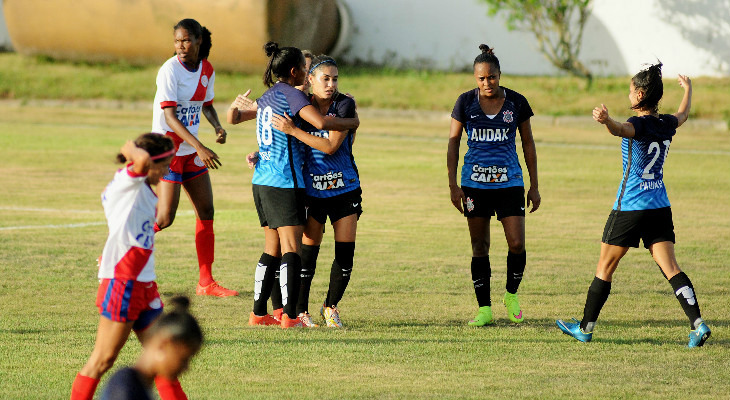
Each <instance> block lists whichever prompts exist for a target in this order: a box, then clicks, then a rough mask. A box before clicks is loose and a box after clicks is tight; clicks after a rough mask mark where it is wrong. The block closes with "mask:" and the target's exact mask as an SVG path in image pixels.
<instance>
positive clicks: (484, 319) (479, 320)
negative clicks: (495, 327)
mask: <svg viewBox="0 0 730 400" xmlns="http://www.w3.org/2000/svg"><path fill="white" fill-rule="evenodd" d="M493 322H494V319H493V318H492V307H491V306H484V307H479V313H478V314H477V316H476V317H474V319H473V320H471V321H469V326H484V325H490V324H492V323H493Z"/></svg>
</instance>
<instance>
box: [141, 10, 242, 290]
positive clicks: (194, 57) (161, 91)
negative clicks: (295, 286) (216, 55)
mask: <svg viewBox="0 0 730 400" xmlns="http://www.w3.org/2000/svg"><path fill="white" fill-rule="evenodd" d="M174 37H175V53H176V54H175V55H174V56H172V57H171V58H170V59H169V60H167V61H166V62H165V64H163V65H162V67H161V68H160V71H159V72H158V73H157V93H156V94H155V102H154V113H153V119H152V131H153V132H157V133H162V134H167V135H168V136H170V137H171V138H172V139H173V141H174V142H175V146H176V148H177V154H176V156H175V158H174V159H173V160H172V163H171V164H170V171H169V173H168V174H167V175H165V177H164V178H162V181H161V182H160V184H159V186H158V189H157V191H158V194H159V196H160V203H159V208H158V213H157V224H156V225H155V230H156V231H159V230H161V229H165V228H167V227H168V226H170V225H172V222H173V221H174V220H175V214H176V213H177V206H178V204H179V202H180V186H181V185H182V187H184V188H185V192H187V194H188V197H189V198H190V202H191V203H192V204H193V209H194V210H195V217H196V221H195V247H196V249H197V252H198V266H199V273H200V275H199V280H198V286H197V288H196V291H195V293H196V294H198V295H207V296H218V297H226V296H236V295H238V292H236V291H235V290H229V289H226V288H224V287H223V286H220V285H219V284H218V283H217V282H216V281H215V280H214V279H213V272H212V269H213V261H214V255H215V234H214V232H213V214H214V209H213V189H212V187H211V184H210V176H209V175H208V168H212V169H216V168H218V166H219V165H221V162H220V160H219V159H218V155H216V154H215V152H213V151H212V150H210V149H209V148H207V147H205V146H204V145H203V144H202V143H201V142H200V140H198V129H199V127H200V116H201V114H202V115H204V116H205V118H206V119H207V120H208V122H210V123H211V125H213V128H214V129H215V132H216V135H217V139H216V142H217V143H221V144H222V143H225V142H226V131H225V129H223V128H222V127H221V124H220V121H218V114H217V113H216V111H215V108H213V96H214V93H213V84H214V82H215V72H214V71H213V66H212V65H211V64H210V63H209V62H208V54H209V52H210V47H211V41H210V31H208V29H206V28H204V27H202V26H200V24H199V23H198V22H197V21H196V20H194V19H183V20H182V21H180V22H178V23H177V25H175V28H174Z"/></svg>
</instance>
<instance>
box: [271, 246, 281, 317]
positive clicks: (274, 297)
mask: <svg viewBox="0 0 730 400" xmlns="http://www.w3.org/2000/svg"><path fill="white" fill-rule="evenodd" d="M272 265H281V258H277V259H276V262H275V263H274V264H272ZM271 308H273V309H274V310H278V309H280V308H284V304H283V303H282V302H281V281H280V280H279V268H274V287H273V288H271Z"/></svg>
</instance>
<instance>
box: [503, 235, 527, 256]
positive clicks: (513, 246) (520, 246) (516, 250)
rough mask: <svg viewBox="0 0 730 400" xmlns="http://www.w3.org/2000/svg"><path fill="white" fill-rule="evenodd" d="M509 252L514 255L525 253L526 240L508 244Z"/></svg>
mask: <svg viewBox="0 0 730 400" xmlns="http://www.w3.org/2000/svg"><path fill="white" fill-rule="evenodd" d="M507 246H508V247H509V251H510V253H512V254H522V253H524V252H525V241H524V240H521V239H520V240H513V241H511V242H510V243H508V244H507Z"/></svg>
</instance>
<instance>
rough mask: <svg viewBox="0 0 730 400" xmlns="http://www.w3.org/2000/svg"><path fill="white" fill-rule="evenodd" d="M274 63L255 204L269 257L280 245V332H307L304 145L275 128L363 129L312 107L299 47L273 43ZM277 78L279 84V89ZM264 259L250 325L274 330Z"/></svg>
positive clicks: (262, 116) (269, 272)
mask: <svg viewBox="0 0 730 400" xmlns="http://www.w3.org/2000/svg"><path fill="white" fill-rule="evenodd" d="M264 50H265V51H266V55H267V56H268V57H270V60H269V65H268V67H267V69H266V72H265V73H264V85H266V86H267V87H269V90H267V91H266V92H265V93H264V94H263V95H262V96H261V98H259V99H258V100H257V104H258V111H257V118H256V134H257V140H258V144H259V159H258V162H257V163H256V170H255V172H254V175H253V180H252V183H253V198H254V203H255V205H256V211H257V212H258V215H259V221H260V223H261V226H262V227H264V228H265V229H264V232H265V233H264V235H265V238H266V245H265V251H272V249H274V248H275V247H276V244H277V243H278V245H279V249H280V252H281V254H282V256H281V261H280V266H279V270H280V273H279V275H280V285H281V286H280V287H281V293H282V303H283V308H284V310H283V311H284V314H283V315H282V317H281V322H280V324H281V327H282V328H290V327H294V326H302V322H301V320H300V319H299V318H298V315H297V313H296V301H297V299H298V294H299V274H300V270H301V257H300V255H299V254H300V247H301V241H302V233H303V230H304V222H305V210H304V177H303V176H302V163H303V161H304V159H303V148H302V147H303V145H302V143H301V142H299V141H298V140H296V139H295V138H292V137H290V136H288V135H286V134H285V133H283V132H281V131H280V130H278V129H276V128H275V127H274V126H273V125H272V123H273V115H274V114H279V115H283V114H287V115H289V116H291V117H292V118H293V119H294V120H295V122H296V123H299V122H300V121H302V120H303V121H307V122H308V123H310V124H311V125H313V126H314V127H316V128H317V129H321V130H328V131H329V130H337V131H346V130H349V129H355V128H357V126H358V125H359V120H358V119H357V118H344V119H343V118H327V119H325V118H324V117H323V116H322V115H321V114H320V113H319V111H318V110H317V109H315V108H314V106H312V105H311V104H310V103H309V100H308V99H307V97H306V96H305V95H304V93H302V91H300V90H297V89H296V88H295V86H298V85H302V84H303V83H304V79H305V78H306V76H307V70H306V69H305V59H304V55H303V54H302V52H301V50H299V49H297V48H295V47H283V48H279V45H278V44H277V43H274V42H269V43H267V44H266V45H265V46H264ZM274 77H276V78H277V80H278V81H277V82H276V83H274ZM270 256H271V253H264V254H263V255H262V257H261V259H260V260H259V263H258V265H257V266H256V274H255V275H256V278H255V285H254V309H253V312H252V313H251V315H250V318H249V324H250V325H260V324H261V325H269V324H274V323H276V321H275V320H274V318H273V317H272V316H271V315H269V314H267V313H266V302H267V301H268V298H269V296H270V294H271V288H272V286H273V283H274V271H275V269H276V267H277V266H276V261H277V260H275V259H273V257H270Z"/></svg>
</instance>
